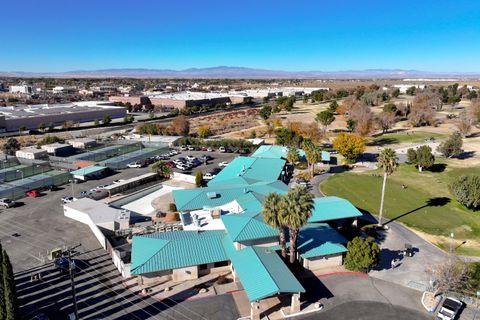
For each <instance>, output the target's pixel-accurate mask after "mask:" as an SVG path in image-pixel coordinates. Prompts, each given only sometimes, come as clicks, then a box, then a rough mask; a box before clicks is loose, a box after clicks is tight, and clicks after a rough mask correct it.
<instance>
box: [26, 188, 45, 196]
mask: <svg viewBox="0 0 480 320" xmlns="http://www.w3.org/2000/svg"><path fill="white" fill-rule="evenodd" d="M25 195H26V196H27V197H31V198H37V197H40V196H41V194H40V191H38V190H37V189H32V190H30V191H27V192H25Z"/></svg>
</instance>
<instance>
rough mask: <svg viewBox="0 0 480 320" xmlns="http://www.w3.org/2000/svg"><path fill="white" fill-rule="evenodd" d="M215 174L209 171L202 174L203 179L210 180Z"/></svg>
mask: <svg viewBox="0 0 480 320" xmlns="http://www.w3.org/2000/svg"><path fill="white" fill-rule="evenodd" d="M216 176H217V175H215V174H212V173H211V172H207V173H205V174H204V175H203V180H212V179H213V178H215V177H216Z"/></svg>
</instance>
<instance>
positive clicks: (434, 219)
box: [320, 161, 480, 255]
mask: <svg viewBox="0 0 480 320" xmlns="http://www.w3.org/2000/svg"><path fill="white" fill-rule="evenodd" d="M439 162H440V161H439ZM438 167H441V164H440V165H439V166H438ZM467 173H469V174H478V175H480V168H479V167H472V168H458V167H455V168H454V167H450V166H448V165H447V166H446V168H445V169H444V171H443V172H430V171H424V172H422V173H419V172H418V171H417V170H416V169H415V168H414V167H413V166H409V165H401V166H400V167H399V168H398V170H397V172H395V173H394V174H393V175H392V176H390V177H389V178H388V182H387V190H386V194H385V211H384V215H385V217H387V218H391V219H392V218H396V219H398V221H399V222H402V223H404V224H405V225H407V226H409V227H412V228H416V229H418V230H420V231H423V232H426V233H429V234H432V235H442V236H447V237H448V236H449V235H450V233H451V232H453V233H454V234H455V238H456V239H459V240H464V239H465V240H468V239H475V240H477V241H479V242H480V212H477V213H476V212H474V211H470V210H468V209H466V208H464V207H463V206H462V205H460V204H459V203H458V202H457V201H456V200H454V199H453V197H452V196H451V194H450V193H449V191H448V185H449V184H450V182H451V181H452V180H453V179H454V178H455V177H457V176H459V175H461V174H467ZM372 174H377V175H378V176H373V175H372ZM402 185H406V186H407V188H405V189H403V188H402ZM381 186H382V177H381V172H380V171H370V172H368V173H360V174H359V173H348V172H347V173H341V174H336V175H333V176H331V177H330V178H329V179H327V180H326V181H324V182H323V183H322V184H321V186H320V188H321V189H322V191H323V192H324V193H325V194H327V195H336V196H339V197H343V198H346V199H348V200H350V201H351V202H352V203H353V204H354V205H355V206H357V207H358V208H360V209H363V210H366V211H369V212H371V213H372V214H375V215H376V214H378V210H379V206H380V191H381ZM438 245H439V246H444V245H445V244H442V243H438ZM457 253H460V254H469V255H480V247H479V248H478V249H476V248H473V247H471V246H470V247H465V248H463V247H460V248H459V249H458V250H457Z"/></svg>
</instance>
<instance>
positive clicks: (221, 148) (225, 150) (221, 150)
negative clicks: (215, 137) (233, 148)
mask: <svg viewBox="0 0 480 320" xmlns="http://www.w3.org/2000/svg"><path fill="white" fill-rule="evenodd" d="M218 151H219V152H227V149H225V147H220V148H218Z"/></svg>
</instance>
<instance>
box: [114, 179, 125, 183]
mask: <svg viewBox="0 0 480 320" xmlns="http://www.w3.org/2000/svg"><path fill="white" fill-rule="evenodd" d="M123 181H125V180H124V179H119V180H113V184H118V183H121V182H123Z"/></svg>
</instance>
